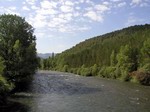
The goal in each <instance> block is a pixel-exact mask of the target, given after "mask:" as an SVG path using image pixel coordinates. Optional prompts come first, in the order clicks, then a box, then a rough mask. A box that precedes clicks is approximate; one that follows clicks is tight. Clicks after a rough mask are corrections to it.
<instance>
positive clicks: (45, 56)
mask: <svg viewBox="0 0 150 112" xmlns="http://www.w3.org/2000/svg"><path fill="white" fill-rule="evenodd" d="M37 55H38V57H40V58H43V59H46V58H49V57H52V56H55V53H38V54H37Z"/></svg>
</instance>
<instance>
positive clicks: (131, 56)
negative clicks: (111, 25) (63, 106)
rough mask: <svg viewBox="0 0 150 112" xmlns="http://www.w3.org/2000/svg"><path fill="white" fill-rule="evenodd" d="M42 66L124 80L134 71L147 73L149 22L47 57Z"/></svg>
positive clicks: (148, 61)
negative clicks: (52, 56) (53, 56)
mask: <svg viewBox="0 0 150 112" xmlns="http://www.w3.org/2000/svg"><path fill="white" fill-rule="evenodd" d="M50 60H51V61H50ZM51 62H53V64H52V63H51ZM42 66H45V67H43V68H46V69H56V70H61V71H69V72H74V73H77V74H80V75H86V76H87V75H88V76H89V75H100V76H102V77H108V78H110V77H111V78H121V79H123V80H130V77H129V74H131V73H132V72H133V71H140V72H138V73H139V74H140V76H141V74H142V73H143V72H144V73H146V74H147V73H149V70H150V25H149V24H145V25H135V26H131V27H128V28H124V29H122V30H118V31H114V32H111V33H107V34H104V35H101V36H97V37H94V38H91V39H88V40H85V41H84V42H81V43H79V44H77V45H76V46H74V47H72V48H71V49H68V50H66V51H64V52H62V53H60V54H58V55H56V56H55V58H54V59H51V58H49V59H47V60H44V63H43V64H42ZM145 71H146V72H145ZM136 74H137V73H136ZM142 76H143V75H142ZM146 76H148V77H150V76H149V75H146ZM138 77H139V76H138ZM135 80H136V79H134V81H135ZM148 83H149V81H148Z"/></svg>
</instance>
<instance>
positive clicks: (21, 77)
mask: <svg viewBox="0 0 150 112" xmlns="http://www.w3.org/2000/svg"><path fill="white" fill-rule="evenodd" d="M33 32H34V29H33V27H32V26H31V25H30V24H28V23H27V22H26V21H25V19H24V18H22V17H19V16H17V15H9V14H8V15H6V14H4V15H0V104H2V103H5V101H6V97H7V95H8V94H9V93H10V91H11V92H16V91H21V90H22V89H25V88H26V87H27V85H28V83H29V82H30V81H31V80H32V76H33V74H34V73H35V70H36V68H37V65H38V63H37V62H38V61H37V56H36V48H35V46H36V37H35V36H34V35H33Z"/></svg>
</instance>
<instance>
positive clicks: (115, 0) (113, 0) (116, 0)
mask: <svg viewBox="0 0 150 112" xmlns="http://www.w3.org/2000/svg"><path fill="white" fill-rule="evenodd" d="M110 1H112V2H120V1H122V0H110Z"/></svg>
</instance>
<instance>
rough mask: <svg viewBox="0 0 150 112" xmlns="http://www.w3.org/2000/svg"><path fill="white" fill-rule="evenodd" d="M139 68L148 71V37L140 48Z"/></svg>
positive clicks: (149, 58) (149, 42)
mask: <svg viewBox="0 0 150 112" xmlns="http://www.w3.org/2000/svg"><path fill="white" fill-rule="evenodd" d="M141 57H142V58H141V69H143V70H144V71H146V72H150V38H148V39H147V40H146V41H145V42H144V44H143V47H142V48H141Z"/></svg>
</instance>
